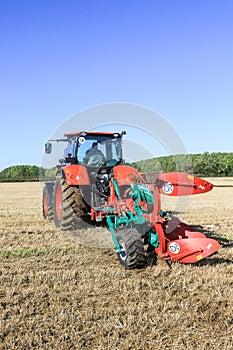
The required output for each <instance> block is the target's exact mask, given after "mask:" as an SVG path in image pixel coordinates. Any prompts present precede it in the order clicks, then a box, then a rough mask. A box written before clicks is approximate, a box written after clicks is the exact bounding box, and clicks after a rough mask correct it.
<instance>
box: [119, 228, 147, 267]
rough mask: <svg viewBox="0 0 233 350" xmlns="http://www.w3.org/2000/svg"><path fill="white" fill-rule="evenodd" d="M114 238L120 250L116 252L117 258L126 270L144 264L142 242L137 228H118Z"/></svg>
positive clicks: (144, 257) (144, 256) (144, 255)
mask: <svg viewBox="0 0 233 350" xmlns="http://www.w3.org/2000/svg"><path fill="white" fill-rule="evenodd" d="M116 238H117V240H118V243H119V245H120V248H121V252H120V253H118V254H117V255H118V259H119V261H120V263H121V264H122V265H123V266H124V267H125V268H126V269H127V270H131V269H135V268H137V269H140V268H142V267H144V266H145V265H146V263H147V257H146V253H145V251H144V244H143V242H142V241H141V237H140V234H139V232H138V231H137V230H135V229H123V230H120V231H118V232H117V233H116Z"/></svg>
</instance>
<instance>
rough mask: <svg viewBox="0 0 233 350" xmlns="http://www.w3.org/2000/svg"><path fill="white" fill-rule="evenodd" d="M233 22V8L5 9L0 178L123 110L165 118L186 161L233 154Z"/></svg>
mask: <svg viewBox="0 0 233 350" xmlns="http://www.w3.org/2000/svg"><path fill="white" fill-rule="evenodd" d="M232 17H233V2H232V1H230V0H223V1H220V0H219V1H216V0H202V1H201V0H196V1H193V0H189V1H183V0H154V1H152V0H146V1H142V0H140V1H139V0H134V1H133V0H131V1H130V0H128V1H127V0H125V1H123V0H112V1H111V0H98V1H97V0H92V1H91V0H86V1H84V0H83V1H78V0H76V1H74V0H66V1H58V0H57V1H55V0H50V1H48V0H47V1H45V0H38V1H29V0H17V1H16V0H8V1H6V0H5V1H4V0H0V43H1V55H0V60H1V64H0V77H1V78H0V96H1V103H0V115H1V131H2V133H1V134H2V135H1V158H0V170H2V169H3V168H5V167H8V166H10V165H16V164H36V165H39V164H40V161H41V157H42V152H43V144H44V142H45V140H46V139H47V138H49V137H50V135H51V134H52V133H53V132H54V130H55V129H56V128H57V127H58V126H59V125H61V124H62V123H63V122H64V121H65V120H66V119H67V118H69V117H70V116H72V115H73V114H74V113H76V112H78V111H80V110H83V109H86V108H89V107H91V106H93V105H98V104H102V103H109V102H119V101H120V102H129V103H135V104H138V105H142V106H145V107H148V108H150V109H153V110H155V111H157V112H159V113H161V114H162V115H163V116H164V117H165V118H166V119H167V121H168V122H169V123H170V124H171V125H173V126H174V128H175V129H176V131H177V132H178V134H179V135H180V137H181V139H182V140H183V142H184V144H185V146H186V149H187V151H188V152H189V153H202V152H205V151H209V152H214V151H216V152H230V151H233V149H232V148H233V147H232V129H233V128H232V124H233V121H232V115H233V64H232V62H233V24H232ZM112 122H114V120H113V121H112Z"/></svg>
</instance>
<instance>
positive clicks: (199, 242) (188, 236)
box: [154, 173, 220, 263]
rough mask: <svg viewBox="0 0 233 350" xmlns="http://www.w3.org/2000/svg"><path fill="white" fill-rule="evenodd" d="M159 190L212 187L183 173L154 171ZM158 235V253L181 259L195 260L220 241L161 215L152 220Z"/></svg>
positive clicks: (185, 192) (179, 193) (199, 190)
mask: <svg viewBox="0 0 233 350" xmlns="http://www.w3.org/2000/svg"><path fill="white" fill-rule="evenodd" d="M158 184H159V186H158V187H159V192H160V193H163V194H165V195H170V196H185V195H191V194H200V193H205V192H208V191H210V190H212V188H213V187H214V186H213V185H212V184H211V183H210V182H208V181H206V180H204V179H201V178H198V177H196V176H192V175H188V174H187V173H161V174H159V175H158ZM154 226H155V229H156V232H158V235H159V242H160V244H159V247H158V248H155V252H156V254H157V255H158V256H160V257H162V258H164V259H169V260H173V261H179V262H181V263H195V262H197V261H199V260H202V259H204V258H206V257H208V256H210V255H212V254H213V253H215V252H216V251H217V250H218V249H219V248H220V244H219V243H218V242H217V241H216V240H214V239H211V238H207V237H206V236H205V234H204V233H202V232H197V231H195V230H194V229H192V228H191V227H190V226H188V225H186V224H184V223H182V222H180V221H179V220H178V219H176V218H170V219H169V218H168V219H166V218H164V219H162V220H160V222H156V223H155V225H154Z"/></svg>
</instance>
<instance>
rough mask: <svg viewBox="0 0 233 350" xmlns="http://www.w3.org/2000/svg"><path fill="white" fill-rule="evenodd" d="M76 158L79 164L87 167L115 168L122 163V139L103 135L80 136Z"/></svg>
mask: <svg viewBox="0 0 233 350" xmlns="http://www.w3.org/2000/svg"><path fill="white" fill-rule="evenodd" d="M76 156H77V160H78V163H79V164H82V165H86V166H103V165H106V166H114V165H116V164H119V163H121V161H122V152H121V138H119V137H118V138H113V137H110V136H102V135H86V136H85V137H84V136H80V137H79V138H78V142H77V149H76Z"/></svg>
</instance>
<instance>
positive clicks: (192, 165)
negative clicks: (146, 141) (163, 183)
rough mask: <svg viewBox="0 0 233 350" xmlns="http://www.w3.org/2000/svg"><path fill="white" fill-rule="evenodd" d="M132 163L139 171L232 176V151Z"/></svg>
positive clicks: (165, 157)
mask: <svg viewBox="0 0 233 350" xmlns="http://www.w3.org/2000/svg"><path fill="white" fill-rule="evenodd" d="M134 165H135V167H137V168H138V169H139V170H141V171H160V170H162V171H164V172H173V171H184V172H187V173H190V174H194V175H196V176H200V177H220V176H222V177H223V176H233V152H213V153H209V152H205V153H202V154H188V155H180V154H179V155H169V156H164V157H158V158H152V159H146V160H142V161H140V162H137V163H134Z"/></svg>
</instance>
